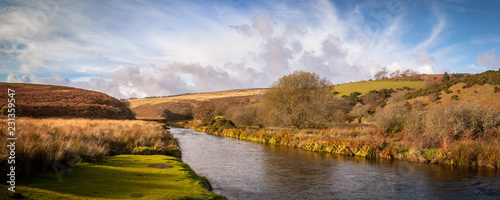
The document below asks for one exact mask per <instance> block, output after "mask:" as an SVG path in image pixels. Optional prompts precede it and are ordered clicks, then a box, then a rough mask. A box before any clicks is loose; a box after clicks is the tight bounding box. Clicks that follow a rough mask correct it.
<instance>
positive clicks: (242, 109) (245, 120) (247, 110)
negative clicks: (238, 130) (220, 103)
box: [225, 104, 265, 127]
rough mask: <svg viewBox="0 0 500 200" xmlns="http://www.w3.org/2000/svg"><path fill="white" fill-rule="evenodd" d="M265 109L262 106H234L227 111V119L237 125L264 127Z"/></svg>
mask: <svg viewBox="0 0 500 200" xmlns="http://www.w3.org/2000/svg"><path fill="white" fill-rule="evenodd" d="M264 112H265V110H264V107H263V106H262V105H260V104H253V105H234V106H231V107H230V108H228V109H227V111H226V115H225V116H226V117H227V118H228V119H229V120H231V121H233V122H234V123H235V124H236V125H239V126H241V125H243V126H260V127H263V126H264V124H265V123H264V118H265V116H264Z"/></svg>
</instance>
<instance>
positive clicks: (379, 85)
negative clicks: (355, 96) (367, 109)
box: [335, 80, 425, 97]
mask: <svg viewBox="0 0 500 200" xmlns="http://www.w3.org/2000/svg"><path fill="white" fill-rule="evenodd" d="M424 85H425V82H424V81H397V80H378V81H364V82H354V83H344V84H340V85H335V91H337V92H339V94H338V95H337V96H339V97H340V96H342V95H349V94H351V93H352V92H355V91H357V92H360V93H362V94H363V95H364V94H366V93H368V92H370V91H372V90H381V89H390V88H392V89H396V88H403V87H409V88H416V89H418V88H422V87H424Z"/></svg>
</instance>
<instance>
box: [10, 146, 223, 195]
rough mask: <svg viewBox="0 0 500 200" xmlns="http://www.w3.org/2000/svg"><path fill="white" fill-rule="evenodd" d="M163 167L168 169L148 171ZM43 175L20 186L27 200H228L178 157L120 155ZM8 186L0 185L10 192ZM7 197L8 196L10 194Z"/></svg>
mask: <svg viewBox="0 0 500 200" xmlns="http://www.w3.org/2000/svg"><path fill="white" fill-rule="evenodd" d="M152 164H164V165H170V166H173V167H172V168H168V169H156V168H149V167H147V166H148V165H152ZM61 171H62V172H59V175H60V176H59V178H58V176H56V175H55V173H52V172H51V173H44V174H40V175H38V176H36V177H32V178H30V179H28V180H25V181H23V182H20V183H18V185H17V187H16V192H19V193H20V194H22V195H23V196H25V197H26V199H51V200H53V199H225V198H224V197H223V196H220V195H217V194H214V193H212V192H210V191H209V190H208V189H207V188H210V184H209V183H208V180H206V179H205V178H203V177H199V176H197V175H196V174H195V173H194V172H193V170H192V169H191V168H190V167H189V166H188V165H187V164H185V163H183V162H182V161H180V160H179V159H178V158H175V157H171V156H164V155H119V156H114V157H111V158H109V159H107V160H105V161H103V162H99V163H96V164H82V165H80V166H77V167H76V168H74V169H72V170H67V171H64V170H62V169H61ZM6 187H7V186H6V185H1V188H2V189H3V190H4V191H7V188H6ZM7 195H8V194H7Z"/></svg>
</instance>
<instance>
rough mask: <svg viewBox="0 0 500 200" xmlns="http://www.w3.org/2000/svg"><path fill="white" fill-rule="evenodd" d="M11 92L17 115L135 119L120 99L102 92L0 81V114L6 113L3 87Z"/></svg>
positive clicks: (5, 98)
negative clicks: (0, 92)
mask: <svg viewBox="0 0 500 200" xmlns="http://www.w3.org/2000/svg"><path fill="white" fill-rule="evenodd" d="M8 88H10V89H12V90H14V91H15V96H14V98H15V101H16V102H15V105H16V116H17V117H35V118H47V117H63V118H74V117H79V118H91V119H135V118H134V115H133V113H132V111H131V110H130V109H129V108H128V107H127V106H126V105H125V104H124V103H122V102H121V101H119V100H118V99H116V98H113V97H110V96H108V95H106V94H103V93H100V92H95V91H90V90H84V89H77V88H71V87H64V86H54V85H39V84H24V83H0V91H2V94H1V95H0V114H2V115H5V114H7V108H8V107H7V98H8V97H7V90H8Z"/></svg>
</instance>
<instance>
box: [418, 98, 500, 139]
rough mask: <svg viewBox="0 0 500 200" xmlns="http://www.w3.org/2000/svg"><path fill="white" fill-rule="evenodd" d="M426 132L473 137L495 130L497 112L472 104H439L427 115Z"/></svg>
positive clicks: (497, 123) (498, 120) (454, 137)
mask: <svg viewBox="0 0 500 200" xmlns="http://www.w3.org/2000/svg"><path fill="white" fill-rule="evenodd" d="M426 125H427V126H426V132H428V133H432V134H435V135H439V136H441V137H444V136H443V134H449V135H450V136H451V137H452V138H453V139H455V140H456V139H462V138H463V139H475V138H479V137H483V136H484V134H485V133H487V132H497V131H498V126H499V125H500V118H499V112H498V111H497V110H495V109H489V108H485V107H479V106H477V105H472V104H459V105H452V106H445V105H442V106H439V107H436V108H435V109H434V110H432V111H430V112H429V114H428V116H427V122H426Z"/></svg>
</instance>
